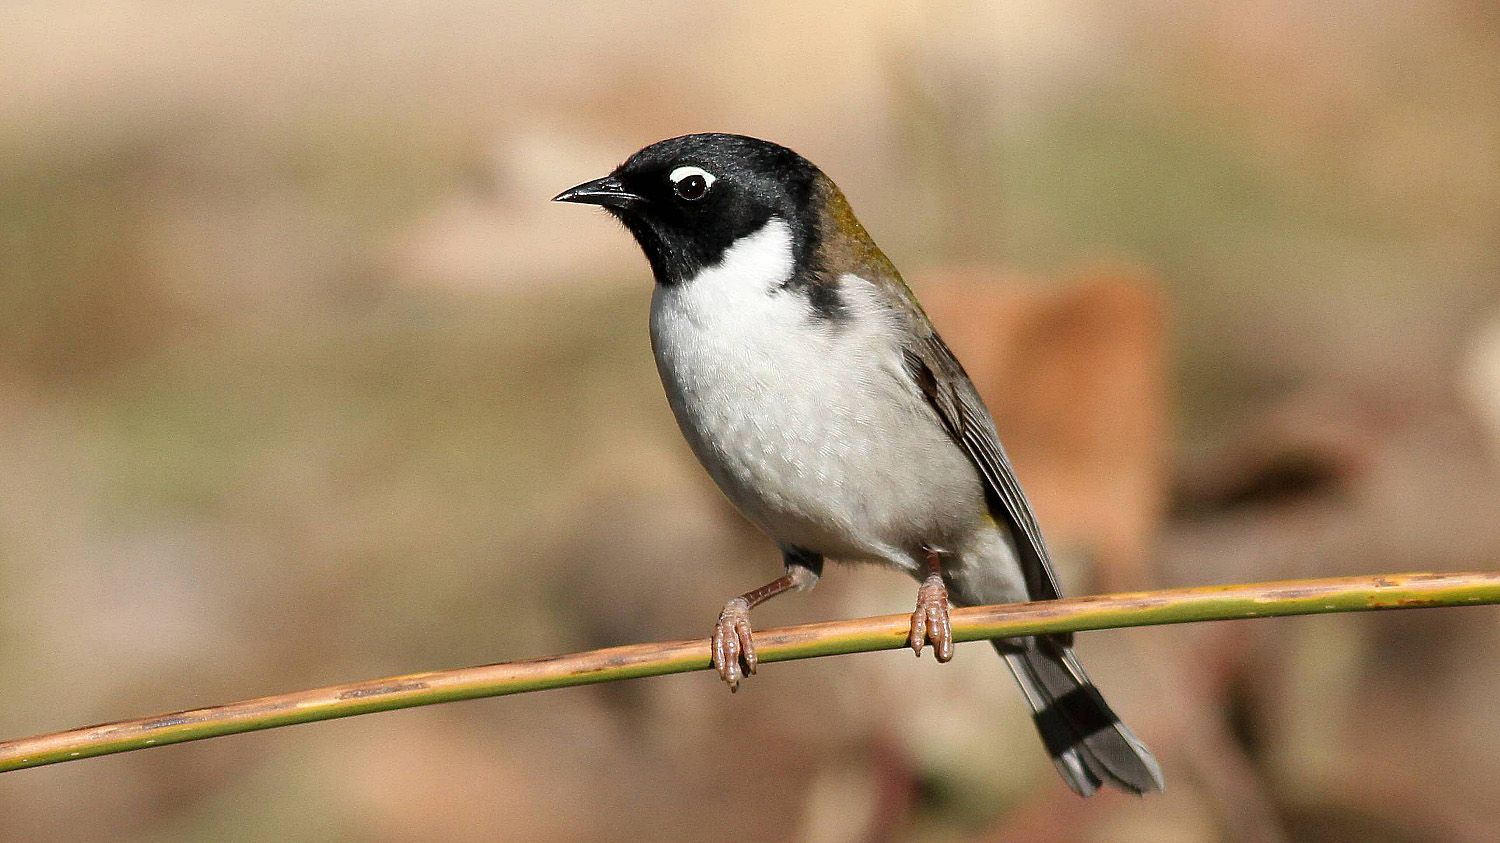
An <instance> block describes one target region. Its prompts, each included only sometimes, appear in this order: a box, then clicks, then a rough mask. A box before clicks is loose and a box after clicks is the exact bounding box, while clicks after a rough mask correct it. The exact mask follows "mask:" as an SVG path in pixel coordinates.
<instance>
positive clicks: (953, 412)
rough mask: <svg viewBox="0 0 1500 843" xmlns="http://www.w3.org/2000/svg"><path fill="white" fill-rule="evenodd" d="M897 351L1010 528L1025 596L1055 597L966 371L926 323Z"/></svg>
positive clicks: (1029, 517) (1045, 558) (1035, 530)
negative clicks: (922, 332)
mask: <svg viewBox="0 0 1500 843" xmlns="http://www.w3.org/2000/svg"><path fill="white" fill-rule="evenodd" d="M922 321H924V322H925V321H926V320H925V319H924V320H922ZM903 356H904V359H905V363H906V369H907V373H908V374H910V375H911V377H912V380H913V381H914V382H915V383H916V385H917V387H918V388H919V389H920V390H921V391H922V394H923V395H925V396H926V398H927V402H928V403H929V404H930V405H931V406H932V408H933V410H935V411H936V412H937V415H938V418H939V419H941V420H942V423H943V426H944V427H945V428H947V430H948V433H949V435H950V436H952V437H953V439H954V441H956V442H957V443H958V444H959V445H960V446H962V447H963V449H964V452H965V453H967V454H968V456H969V459H970V461H972V462H973V463H974V467H975V468H977V469H978V470H979V475H980V477H981V478H983V480H984V484H985V491H986V493H987V495H988V497H989V501H990V511H991V513H992V514H993V515H995V516H996V517H997V518H999V519H1001V520H1002V521H1003V523H1005V524H1006V525H1007V526H1009V527H1010V529H1011V534H1012V535H1013V536H1014V537H1015V542H1016V549H1017V551H1018V555H1019V556H1020V560H1021V566H1022V568H1023V571H1024V574H1025V577H1026V586H1027V590H1028V591H1029V593H1030V596H1031V598H1032V599H1033V600H1055V599H1057V598H1058V597H1059V596H1061V591H1060V590H1059V589H1058V586H1057V576H1056V574H1054V573H1053V571H1052V560H1051V557H1050V556H1049V555H1048V553H1047V544H1046V542H1045V541H1044V540H1043V539H1042V529H1041V526H1040V525H1038V524H1037V520H1036V515H1035V514H1034V513H1033V512H1032V511H1031V504H1030V502H1028V501H1027V500H1026V495H1025V493H1023V492H1022V491H1021V484H1020V481H1018V480H1017V479H1016V472H1015V469H1014V468H1012V467H1011V463H1010V458H1009V457H1008V456H1007V455H1006V453H1005V448H1004V447H1003V446H1002V445H1001V444H1000V437H999V435H998V434H997V433H996V432H995V423H994V421H992V420H991V419H990V414H989V411H988V410H986V409H985V406H984V401H983V400H982V399H980V397H979V391H978V390H977V389H975V388H974V383H973V381H971V380H970V379H969V375H968V373H966V372H965V371H964V368H963V366H962V365H960V364H959V362H958V358H956V357H954V356H953V352H952V351H951V350H949V348H948V345H947V344H946V343H944V342H943V339H942V337H940V336H938V334H937V332H936V331H935V330H932V329H931V328H930V326H928V332H927V333H926V335H925V336H917V337H915V338H914V339H913V340H912V341H911V342H910V343H908V345H907V346H906V347H905V348H904V349H903Z"/></svg>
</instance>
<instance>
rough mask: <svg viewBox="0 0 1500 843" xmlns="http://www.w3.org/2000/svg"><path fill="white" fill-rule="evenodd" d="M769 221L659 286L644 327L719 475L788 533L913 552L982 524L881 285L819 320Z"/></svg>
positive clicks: (783, 538)
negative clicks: (910, 376)
mask: <svg viewBox="0 0 1500 843" xmlns="http://www.w3.org/2000/svg"><path fill="white" fill-rule="evenodd" d="M790 272H791V251H790V235H789V232H788V231H787V229H786V227H785V225H783V224H782V223H780V222H779V221H776V220H773V221H772V222H771V223H769V224H768V225H767V226H766V227H765V228H764V229H762V230H761V231H760V232H758V233H757V234H755V235H752V236H751V237H747V238H745V239H744V240H742V241H741V242H740V243H737V244H736V245H735V246H734V247H732V248H731V249H730V250H729V252H728V253H726V255H725V259H724V261H723V262H722V263H721V264H720V265H719V266H717V267H714V268H711V269H709V270H706V271H705V272H703V273H701V274H700V275H699V276H698V277H697V278H695V279H693V280H692V281H689V282H687V283H684V284H678V285H675V286H671V287H658V288H657V290H656V293H655V295H654V296H653V299H652V308H651V337H652V346H653V348H654V350H655V353H656V362H657V368H658V369H659V371H660V373H661V377H662V382H663V384H664V386H665V387H666V392H667V398H668V400H669V401H670V403H671V405H672V410H673V412H674V413H675V414H676V416H677V421H678V424H679V425H680V426H681V428H682V431H683V434H684V436H685V437H686V438H687V440H688V443H689V444H690V445H691V446H692V448H693V451H694V452H695V453H696V454H697V455H698V458H699V459H700V460H701V461H702V462H703V464H704V466H705V467H706V468H707V469H708V471H709V473H710V474H711V475H712V476H713V478H714V480H715V481H716V482H717V483H718V484H719V487H720V488H721V489H723V490H724V492H725V494H727V495H728V496H729V498H730V499H731V500H733V501H734V502H735V504H737V505H738V506H739V507H740V509H741V510H742V511H743V512H744V513H745V514H746V516H747V517H749V518H750V519H751V520H752V521H753V522H755V523H756V524H757V525H759V526H760V527H761V528H762V529H764V530H765V531H766V532H767V533H769V534H770V535H771V536H772V537H773V538H774V539H776V540H777V541H778V542H780V543H782V544H783V545H795V546H798V547H801V548H804V549H807V550H812V551H815V552H819V553H823V554H826V555H828V556H832V557H835V558H844V559H872V560H884V561H889V562H891V563H893V564H897V565H900V566H902V567H906V568H911V567H914V566H916V565H918V564H919V558H920V557H919V553H920V548H921V546H922V545H924V544H931V545H936V546H958V545H965V544H967V543H968V539H969V538H970V537H971V536H970V534H971V533H973V532H974V531H975V530H976V529H978V528H979V525H983V524H987V523H988V522H987V520H986V519H985V516H984V498H983V492H982V490H981V486H980V482H979V478H978V475H977V473H976V472H975V470H974V469H973V467H972V465H971V464H970V463H969V462H968V459H967V457H965V456H964V455H963V453H962V452H961V451H960V450H959V449H958V447H957V446H956V445H954V444H953V442H952V441H951V440H950V439H949V438H948V436H947V434H946V432H945V431H943V430H942V428H941V427H940V426H939V425H938V423H937V421H936V418H935V417H934V416H933V415H932V414H931V411H930V410H928V409H927V408H926V406H925V404H924V402H923V399H922V398H921V396H920V395H919V394H918V393H917V392H916V390H915V389H914V388H913V386H912V384H910V383H909V382H908V380H907V377H906V375H905V373H904V372H903V370H902V360H901V352H900V342H899V335H898V334H897V333H896V332H895V327H894V323H892V322H890V321H889V320H887V319H886V318H884V316H883V315H882V314H883V313H884V311H883V310H882V309H881V305H880V304H879V303H878V301H877V300H876V299H875V297H874V296H873V289H872V288H869V287H868V285H867V284H865V282H863V281H860V280H859V279H857V278H853V277H846V278H845V283H844V285H843V288H844V292H845V300H846V304H847V305H848V307H849V308H850V309H851V310H852V311H854V312H855V313H854V318H851V319H847V320H843V321H841V322H838V323H834V322H830V321H827V320H821V319H818V318H816V317H815V316H814V315H813V313H812V311H811V309H810V307H809V306H808V304H807V300H806V299H805V298H804V297H803V296H802V295H800V294H799V293H797V292H795V291H791V290H785V289H781V285H782V283H783V282H784V281H785V280H786V279H787V278H788V277H789V275H790Z"/></svg>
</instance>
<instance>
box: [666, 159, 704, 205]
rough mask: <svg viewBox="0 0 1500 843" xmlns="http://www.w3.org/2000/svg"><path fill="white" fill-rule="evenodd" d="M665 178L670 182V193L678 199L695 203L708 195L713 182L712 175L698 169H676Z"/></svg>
mask: <svg viewBox="0 0 1500 843" xmlns="http://www.w3.org/2000/svg"><path fill="white" fill-rule="evenodd" d="M667 178H668V179H669V180H671V182H672V192H673V193H675V194H677V197H678V198H679V199H686V200H687V201H689V202H696V201H698V200H699V199H702V198H703V197H704V196H707V195H708V189H709V187H711V186H712V185H713V183H714V181H715V178H714V174H713V173H710V172H709V171H707V170H704V169H702V168H700V167H678V168H677V169H675V170H673V171H672V173H671V175H668V176H667Z"/></svg>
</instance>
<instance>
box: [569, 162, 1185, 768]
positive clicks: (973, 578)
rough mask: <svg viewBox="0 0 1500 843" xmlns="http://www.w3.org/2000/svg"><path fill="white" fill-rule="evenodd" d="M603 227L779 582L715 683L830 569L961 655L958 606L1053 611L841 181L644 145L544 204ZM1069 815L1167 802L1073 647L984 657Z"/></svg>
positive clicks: (732, 626)
mask: <svg viewBox="0 0 1500 843" xmlns="http://www.w3.org/2000/svg"><path fill="white" fill-rule="evenodd" d="M554 201H557V202H573V203H581V204H585V205H594V206H598V207H601V208H603V209H604V210H605V211H607V212H608V213H609V214H610V215H611V216H613V217H614V218H615V219H616V220H618V221H619V222H620V223H622V224H623V225H624V227H625V228H626V229H627V230H628V231H629V233H630V234H631V235H632V236H633V237H634V239H635V241H636V242H637V244H638V245H639V246H640V249H641V251H642V252H643V253H644V254H645V257H646V260H647V262H648V263H649V264H650V267H651V271H652V274H653V276H654V278H655V286H654V288H653V292H652V296H651V310H650V334H651V346H652V351H653V355H654V357H655V359H656V366H657V370H658V373H659V374H660V376H661V381H662V385H663V387H664V390H665V392H666V396H667V401H668V403H669V404H670V406H671V409H672V412H673V415H674V416H675V417H676V420H677V423H678V426H679V427H680V428H681V431H682V434H683V436H684V438H685V439H686V440H687V443H688V445H689V446H690V447H691V449H692V451H693V452H694V454H695V455H696V456H697V458H698V460H699V461H700V462H701V463H702V464H703V467H704V468H705V469H706V470H707V472H708V474H709V475H710V476H711V477H712V478H713V480H714V481H715V483H716V484H717V485H718V487H719V488H720V489H721V490H722V491H723V493H724V494H725V495H726V496H727V497H728V498H729V500H730V501H732V502H733V503H734V504H735V506H736V507H737V508H738V509H739V510H740V511H741V512H742V513H743V514H744V516H745V517H746V518H747V519H748V520H749V521H750V522H751V523H753V524H754V525H755V526H757V527H758V528H760V530H761V531H763V532H764V533H765V534H766V535H767V536H769V537H770V538H771V539H772V540H773V541H774V542H775V543H776V545H777V546H778V547H779V549H780V551H781V556H782V561H783V563H784V565H785V573H784V574H783V575H782V576H780V577H779V578H777V579H775V580H773V581H771V582H769V583H767V584H765V585H763V586H761V587H760V588H756V589H753V590H751V591H748V592H745V593H744V594H742V595H740V596H738V597H734V598H732V599H730V600H729V601H727V603H726V604H725V606H724V608H723V610H722V611H721V612H720V614H719V616H718V620H717V622H716V623H715V625H714V629H713V634H712V637H711V653H712V661H713V666H714V668H715V669H716V670H717V671H718V674H719V676H720V677H721V678H722V679H723V681H724V682H725V683H726V684H727V685H728V686H729V688H730V690H731V691H733V690H736V689H737V688H738V687H739V685H740V682H741V681H742V680H743V679H744V678H746V677H747V676H750V675H753V674H755V672H756V668H757V664H756V654H755V643H754V640H753V637H752V627H751V624H750V610H751V609H752V608H754V607H755V606H757V605H758V604H760V603H763V602H765V601H766V600H769V599H771V598H772V597H775V596H777V595H780V594H783V593H787V592H793V591H806V590H808V589H811V588H812V587H813V586H814V585H816V584H817V582H818V580H819V578H820V577H821V576H822V573H823V565H824V560H825V559H832V560H835V561H840V562H874V563H878V564H882V565H887V566H890V567H894V568H897V569H899V570H902V571H905V572H907V573H909V574H911V575H912V576H913V577H914V578H915V579H916V580H917V582H918V583H919V586H918V590H917V602H916V609H915V610H914V611H913V612H912V616H911V625H910V633H909V637H908V644H909V645H910V647H911V649H912V650H913V651H914V652H915V653H916V654H917V656H919V657H920V656H921V655H922V651H923V649H924V648H925V647H926V646H927V645H928V644H929V643H930V644H931V645H932V648H933V654H934V656H935V658H936V659H937V661H939V662H947V661H949V660H950V659H951V658H952V657H953V633H952V628H951V624H950V620H949V606H950V603H951V604H953V605H958V606H968V605H980V604H990V603H1009V602H1020V601H1028V600H1052V599H1056V598H1058V597H1059V596H1060V591H1059V589H1058V581H1057V577H1056V575H1055V574H1054V572H1053V568H1052V564H1051V559H1050V556H1049V554H1048V550H1047V545H1046V543H1045V542H1044V541H1043V538H1042V532H1041V528H1040V527H1039V525H1038V523H1037V519H1036V516H1035V514H1034V513H1033V510H1032V507H1031V505H1030V503H1029V502H1028V501H1027V499H1026V495H1025V494H1024V493H1023V492H1022V490H1021V485H1020V483H1019V481H1018V480H1017V478H1016V473H1015V471H1014V469H1013V468H1012V466H1011V462H1010V459H1009V458H1008V456H1007V454H1006V451H1005V449H1004V448H1003V447H1002V446H1001V444H1000V439H999V435H998V434H997V433H996V430H995V424H994V421H993V420H992V419H991V416H990V413H989V411H988V410H987V409H986V407H985V404H984V402H983V401H982V400H981V399H980V397H979V393H978V391H977V390H976V389H975V387H974V384H973V383H972V381H971V380H970V379H969V376H968V375H967V374H966V373H965V371H964V368H963V366H962V365H960V364H959V362H958V360H957V358H955V357H954V355H953V352H952V351H951V350H950V349H949V348H948V346H947V345H946V344H945V343H944V342H943V340H942V338H941V337H940V336H939V335H938V332H937V330H936V329H935V328H934V327H933V325H932V323H931V321H929V319H928V317H927V315H926V313H925V312H923V310H922V307H921V305H920V304H918V302H917V299H916V297H915V295H914V294H913V293H912V291H911V289H910V288H909V287H908V286H907V285H906V283H905V282H904V281H903V280H902V277H901V274H900V273H899V272H898V271H897V270H896V267H895V266H894V265H893V264H892V263H891V261H890V260H889V259H888V258H887V257H886V256H885V254H884V253H883V252H882V251H881V250H880V248H879V247H878V246H876V245H875V241H874V240H873V239H872V238H871V237H870V235H869V233H868V232H867V231H866V230H865V228H864V226H862V225H861V224H860V222H859V220H858V219H857V218H856V217H855V216H854V212H853V210H852V209H851V208H850V205H849V202H848V201H847V200H846V199H845V197H844V194H843V193H842V191H840V189H839V188H838V186H837V185H835V184H834V182H833V180H832V179H830V178H829V177H828V176H827V175H825V174H824V173H823V171H822V170H820V169H819V168H818V167H816V166H815V165H813V164H812V163H811V162H810V161H808V160H807V159H806V158H803V157H802V156H801V155H799V154H797V153H796V152H793V151H792V150H790V149H788V148H786V147H783V146H780V145H778V144H775V143H771V142H769V141H765V140H760V139H757V138H752V137H747V136H744V135H735V134H720V133H701V134H689V135H683V136H680V137H674V138H669V139H666V140H662V141H659V142H657V143H653V144H651V145H649V146H647V147H645V148H643V149H641V150H640V151H638V152H636V153H635V154H633V155H631V156H630V157H629V158H628V159H627V160H626V161H625V162H624V163H623V164H621V165H620V166H619V167H617V168H616V169H615V170H614V171H613V172H611V173H610V174H609V175H607V176H604V177H602V178H598V179H594V180H593V181H589V182H585V183H583V184H579V185H577V186H576V187H572V188H569V189H568V190H565V191H563V192H562V193H560V194H558V195H557V196H556V197H554ZM992 643H993V644H994V647H995V649H996V650H998V651H999V653H1000V655H1001V656H1003V657H1004V659H1005V661H1006V663H1007V664H1008V665H1009V667H1010V669H1011V672H1012V673H1013V674H1014V675H1015V678H1016V680H1017V681H1018V682H1019V683H1020V685H1021V688H1022V690H1023V692H1024V693H1025V697H1026V701H1027V702H1028V703H1029V704H1030V706H1031V708H1032V710H1033V713H1034V722H1035V725H1036V727H1037V730H1038V732H1039V733H1040V735H1041V738H1042V743H1043V746H1044V747H1045V749H1046V750H1047V752H1048V753H1049V755H1050V756H1051V758H1052V760H1053V763H1054V764H1055V765H1056V767H1057V769H1058V772H1059V773H1060V774H1061V776H1062V778H1063V780H1064V781H1065V782H1066V783H1067V785H1068V786H1069V787H1070V788H1072V790H1073V791H1075V792H1076V793H1078V794H1079V795H1080V796H1085V797H1086V796H1090V795H1092V794H1094V793H1095V792H1096V791H1097V790H1098V789H1099V788H1100V787H1101V785H1110V786H1113V787H1116V788H1119V789H1121V790H1124V791H1127V792H1130V793H1135V794H1145V793H1148V792H1151V791H1158V790H1161V789H1162V787H1163V783H1162V774H1161V768H1160V766H1159V765H1158V763H1157V761H1156V759H1155V757H1154V756H1153V755H1152V754H1151V752H1150V750H1148V749H1147V748H1146V746H1145V744H1144V743H1142V742H1141V740H1140V739H1139V738H1137V737H1136V736H1135V734H1134V733H1132V732H1131V731H1130V729H1128V728H1127V727H1126V726H1125V725H1124V724H1123V723H1122V722H1121V721H1120V718H1119V717H1118V716H1116V715H1115V713H1114V711H1113V710H1112V709H1111V708H1110V707H1109V705H1108V704H1107V703H1106V702H1105V701H1104V698H1103V697H1102V696H1101V695H1100V693H1099V691H1098V689H1097V688H1095V687H1094V684H1093V683H1092V682H1091V681H1090V680H1089V678H1088V675H1087V674H1085V673H1084V671H1083V666H1082V665H1081V664H1080V663H1079V661H1078V658H1077V656H1075V655H1074V653H1073V650H1072V647H1071V644H1072V641H1071V638H1070V637H1068V636H1064V635H1041V636H1031V637H1026V638H1018V639H997V640H995V641H993V642H992Z"/></svg>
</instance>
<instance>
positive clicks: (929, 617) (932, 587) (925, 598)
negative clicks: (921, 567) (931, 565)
mask: <svg viewBox="0 0 1500 843" xmlns="http://www.w3.org/2000/svg"><path fill="white" fill-rule="evenodd" d="M907 641H908V642H909V643H910V644H911V650H912V652H913V653H916V654H917V657H918V658H921V656H922V648H923V647H925V646H926V645H927V642H929V641H930V642H932V654H933V656H934V657H936V658H937V660H938V661H939V662H946V661H948V660H950V659H952V658H953V625H952V623H950V622H949V620H948V587H947V586H945V585H943V578H942V577H941V576H940V575H938V574H931V575H929V576H928V577H927V581H926V582H924V583H922V587H921V588H920V589H918V590H917V610H916V611H915V612H912V613H911V636H910V638H908V639H907Z"/></svg>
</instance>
